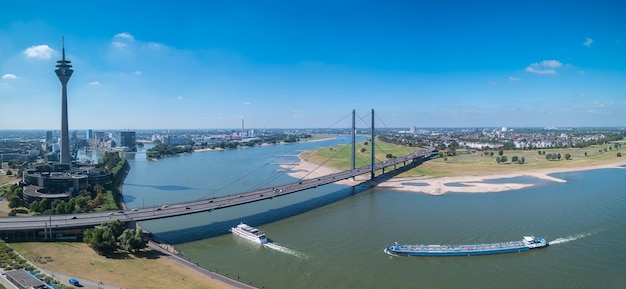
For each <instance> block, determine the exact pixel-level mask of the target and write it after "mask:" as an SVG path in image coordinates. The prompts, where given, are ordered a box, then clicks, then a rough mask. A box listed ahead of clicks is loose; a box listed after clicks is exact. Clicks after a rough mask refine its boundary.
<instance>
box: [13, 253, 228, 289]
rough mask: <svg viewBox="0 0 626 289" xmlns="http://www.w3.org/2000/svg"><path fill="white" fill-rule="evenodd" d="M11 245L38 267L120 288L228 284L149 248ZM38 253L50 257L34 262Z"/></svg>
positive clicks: (193, 286)
mask: <svg viewBox="0 0 626 289" xmlns="http://www.w3.org/2000/svg"><path fill="white" fill-rule="evenodd" d="M10 246H11V247H12V248H13V249H15V250H16V251H17V252H19V253H20V254H21V255H22V256H24V257H25V258H26V259H27V260H29V261H30V262H32V263H33V264H36V265H37V266H39V267H40V268H44V269H48V270H52V271H53V272H60V273H63V274H65V275H70V276H74V277H78V278H85V279H88V280H92V281H96V282H104V284H108V285H115V286H119V287H122V288H180V286H181V284H184V287H185V288H198V289H200V288H220V289H225V288H231V287H229V286H226V285H225V284H223V283H220V282H218V281H216V280H214V279H211V278H210V277H208V276H205V275H202V274H200V273H198V272H196V271H193V270H190V269H187V268H185V267H183V266H181V265H179V264H178V263H175V262H174V261H171V260H169V259H168V258H165V257H164V256H161V255H158V254H155V253H152V251H149V252H142V253H139V254H138V256H135V255H126V254H124V253H121V254H116V255H115V256H113V257H111V258H107V257H103V256H100V255H98V254H96V253H95V252H94V251H93V250H92V249H91V248H90V247H89V246H87V244H85V243H77V242H27V243H11V244H10ZM38 256H40V257H44V256H45V257H49V259H47V260H51V261H50V262H46V263H45V264H40V263H37V262H35V259H36V258H37V257H38ZM63 281H67V280H63Z"/></svg>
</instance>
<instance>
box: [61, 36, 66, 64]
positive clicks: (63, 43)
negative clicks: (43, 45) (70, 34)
mask: <svg viewBox="0 0 626 289" xmlns="http://www.w3.org/2000/svg"><path fill="white" fill-rule="evenodd" d="M61 45H62V46H63V49H62V50H63V60H65V35H61Z"/></svg>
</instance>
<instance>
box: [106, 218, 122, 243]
mask: <svg viewBox="0 0 626 289" xmlns="http://www.w3.org/2000/svg"><path fill="white" fill-rule="evenodd" d="M102 227H103V228H106V229H107V230H109V231H111V233H112V234H113V238H115V239H116V240H117V239H118V238H119V237H120V236H121V235H122V233H123V232H124V230H125V229H126V224H125V223H124V222H122V221H120V220H115V221H111V222H108V223H104V224H102Z"/></svg>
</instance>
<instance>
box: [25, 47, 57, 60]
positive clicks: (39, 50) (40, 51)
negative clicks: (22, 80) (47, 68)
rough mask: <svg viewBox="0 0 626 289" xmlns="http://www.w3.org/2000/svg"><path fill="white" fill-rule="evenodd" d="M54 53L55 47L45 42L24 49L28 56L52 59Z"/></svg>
mask: <svg viewBox="0 0 626 289" xmlns="http://www.w3.org/2000/svg"><path fill="white" fill-rule="evenodd" d="M54 53H55V51H54V49H52V48H50V46H48V45H45V44H42V45H35V46H31V47H28V48H26V50H24V54H25V55H26V57H28V58H39V59H50V58H51V57H52V55H53V54H54Z"/></svg>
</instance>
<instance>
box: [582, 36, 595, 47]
mask: <svg viewBox="0 0 626 289" xmlns="http://www.w3.org/2000/svg"><path fill="white" fill-rule="evenodd" d="M592 43H593V39H591V38H587V40H585V42H583V45H584V46H587V47H591V44H592Z"/></svg>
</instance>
